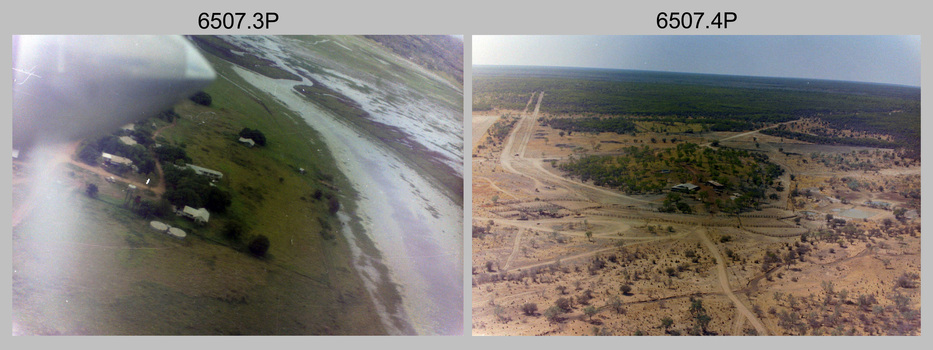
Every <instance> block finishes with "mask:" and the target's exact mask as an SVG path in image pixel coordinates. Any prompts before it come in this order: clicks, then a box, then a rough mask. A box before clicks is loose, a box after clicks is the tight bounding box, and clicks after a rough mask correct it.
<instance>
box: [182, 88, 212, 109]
mask: <svg viewBox="0 0 933 350" xmlns="http://www.w3.org/2000/svg"><path fill="white" fill-rule="evenodd" d="M188 99H190V100H191V102H194V103H197V104H199V105H202V106H210V105H211V103H213V102H214V99H213V98H211V95H209V94H208V93H206V92H204V91H198V92H197V93H195V94H194V95H191V97H189V98H188Z"/></svg>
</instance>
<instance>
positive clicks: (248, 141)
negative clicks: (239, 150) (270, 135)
mask: <svg viewBox="0 0 933 350" xmlns="http://www.w3.org/2000/svg"><path fill="white" fill-rule="evenodd" d="M240 143H242V144H244V145H247V146H250V147H253V146H255V145H256V141H253V139H248V138H245V137H241V138H240Z"/></svg>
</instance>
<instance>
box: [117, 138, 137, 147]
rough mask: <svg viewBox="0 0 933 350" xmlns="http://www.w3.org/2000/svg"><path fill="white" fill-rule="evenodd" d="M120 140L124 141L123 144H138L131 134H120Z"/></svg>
mask: <svg viewBox="0 0 933 350" xmlns="http://www.w3.org/2000/svg"><path fill="white" fill-rule="evenodd" d="M120 142H123V144H126V145H130V146H132V145H135V144H136V140H133V138H132V137H129V136H120Z"/></svg>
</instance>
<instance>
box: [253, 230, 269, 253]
mask: <svg viewBox="0 0 933 350" xmlns="http://www.w3.org/2000/svg"><path fill="white" fill-rule="evenodd" d="M269 244H270V243H269V238H268V237H266V236H264V235H259V236H256V237H255V238H253V240H252V241H250V242H249V247H248V248H249V252H250V253H252V254H253V255H255V256H258V257H264V256H266V252H268V251H269Z"/></svg>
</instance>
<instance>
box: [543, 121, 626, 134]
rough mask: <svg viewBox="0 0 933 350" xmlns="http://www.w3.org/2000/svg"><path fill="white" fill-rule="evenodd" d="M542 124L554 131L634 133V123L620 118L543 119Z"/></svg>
mask: <svg viewBox="0 0 933 350" xmlns="http://www.w3.org/2000/svg"><path fill="white" fill-rule="evenodd" d="M542 124H543V125H545V126H550V127H552V128H555V129H561V130H566V131H571V132H573V131H579V132H591V133H600V132H614V133H617V134H628V133H631V132H635V131H636V126H635V123H633V122H632V121H630V120H628V119H626V118H622V117H616V118H596V117H591V118H549V119H544V120H543V121H542Z"/></svg>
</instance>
